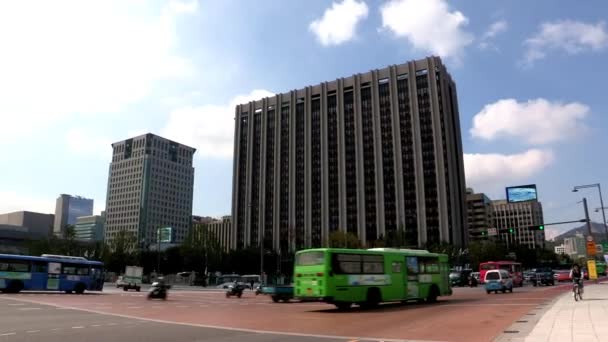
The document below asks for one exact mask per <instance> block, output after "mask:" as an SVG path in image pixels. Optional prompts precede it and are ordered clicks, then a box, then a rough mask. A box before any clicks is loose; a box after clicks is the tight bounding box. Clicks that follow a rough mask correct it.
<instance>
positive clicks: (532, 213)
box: [492, 200, 545, 248]
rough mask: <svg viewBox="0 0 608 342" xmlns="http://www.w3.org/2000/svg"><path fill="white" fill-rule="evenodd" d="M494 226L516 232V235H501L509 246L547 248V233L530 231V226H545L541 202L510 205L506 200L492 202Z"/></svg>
mask: <svg viewBox="0 0 608 342" xmlns="http://www.w3.org/2000/svg"><path fill="white" fill-rule="evenodd" d="M492 211H493V213H494V225H495V226H496V228H498V229H509V228H513V229H514V230H515V233H514V234H509V233H505V234H499V238H500V239H501V240H503V241H505V242H506V243H507V245H513V244H522V245H527V246H528V247H530V248H544V247H545V231H544V230H543V231H530V230H529V229H528V227H529V226H533V225H539V224H543V223H544V222H543V207H542V204H541V203H540V202H536V201H530V202H517V203H509V202H507V201H506V200H497V201H492Z"/></svg>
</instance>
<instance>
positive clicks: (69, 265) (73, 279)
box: [0, 254, 104, 294]
mask: <svg viewBox="0 0 608 342" xmlns="http://www.w3.org/2000/svg"><path fill="white" fill-rule="evenodd" d="M103 280H104V277H103V263H101V262H99V261H89V260H87V259H85V258H82V257H72V256H64V255H50V254H43V255H42V256H39V257H37V256H26V255H12V254H0V291H2V292H5V293H18V292H20V291H21V290H25V291H63V292H66V293H72V292H75V293H78V294H82V293H84V291H85V290H88V291H101V290H102V289H103Z"/></svg>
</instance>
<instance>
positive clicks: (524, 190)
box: [507, 184, 538, 203]
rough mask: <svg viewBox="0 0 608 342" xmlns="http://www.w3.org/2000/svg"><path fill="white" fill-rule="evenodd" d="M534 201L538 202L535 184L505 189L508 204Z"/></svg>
mask: <svg viewBox="0 0 608 342" xmlns="http://www.w3.org/2000/svg"><path fill="white" fill-rule="evenodd" d="M536 200H538V194H537V192H536V184H530V185H520V186H511V187H508V188H507V201H508V202H509V203H515V202H528V201H536Z"/></svg>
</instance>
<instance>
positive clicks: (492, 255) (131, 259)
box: [28, 224, 572, 276]
mask: <svg viewBox="0 0 608 342" xmlns="http://www.w3.org/2000/svg"><path fill="white" fill-rule="evenodd" d="M139 247H140V246H138V244H137V236H136V235H135V234H134V233H132V232H128V231H120V232H118V234H117V235H116V236H115V237H114V238H113V239H112V240H111V241H110V242H109V243H104V242H82V241H78V240H76V239H75V234H74V228H73V226H68V227H66V229H65V232H64V235H63V236H62V237H61V238H60V237H55V236H51V237H49V238H48V239H44V240H38V241H31V242H30V244H29V246H28V248H29V254H31V255H41V254H45V253H46V254H60V255H72V256H82V257H85V258H87V259H90V260H99V261H102V262H104V264H105V267H106V270H107V271H109V272H115V273H118V274H120V273H123V272H124V270H125V267H126V266H127V265H137V266H142V267H143V268H144V273H145V274H149V273H152V272H157V273H161V274H173V273H178V272H182V271H186V272H191V271H195V272H197V273H200V274H207V273H215V272H217V271H219V272H221V273H223V274H226V273H237V274H259V273H260V248H259V247H249V248H245V249H239V250H230V251H227V250H226V249H225V248H223V247H222V246H221V244H220V243H219V240H218V239H217V237H216V236H215V234H214V233H213V232H212V231H210V230H209V228H208V226H207V225H205V224H201V225H195V226H194V227H193V228H192V229H191V230H190V232H189V234H188V236H187V237H186V239H185V240H184V242H183V243H182V244H181V245H180V246H174V247H170V248H167V249H165V250H161V251H160V252H159V251H157V250H152V249H150V248H143V249H142V248H139ZM148 247H149V246H148ZM327 247H334V248H374V247H393V248H418V246H417V243H414V242H413V241H412V239H411V237H409V236H407V235H406V233H405V232H404V231H403V230H397V231H394V232H389V233H388V234H387V235H386V236H380V237H379V238H378V239H377V240H374V241H370V242H368V244H367V245H363V244H362V243H361V241H360V240H359V238H358V237H357V236H356V235H355V234H353V233H346V232H342V231H336V232H332V233H330V235H329V239H328V245H327ZM423 248H425V249H427V250H429V251H431V252H436V253H443V254H447V255H448V257H449V260H450V263H451V264H452V265H469V266H470V267H471V268H472V269H477V268H478V266H479V263H481V262H484V261H490V260H504V259H509V258H512V257H513V256H514V257H515V259H516V260H517V261H519V262H521V263H522V265H523V267H524V268H531V267H535V266H539V265H551V266H552V267H556V266H559V265H565V264H569V263H571V262H572V260H570V259H569V258H568V257H567V256H560V255H557V254H555V253H554V252H553V251H550V250H544V249H530V248H528V247H527V246H525V245H515V246H510V248H509V249H507V247H506V246H505V245H504V244H503V243H501V242H499V241H497V242H494V241H473V242H471V243H470V244H469V246H468V248H467V249H462V248H457V247H455V246H453V245H450V244H447V243H440V244H427V245H426V246H423ZM293 261H294V254H293V253H282V254H279V253H277V251H273V250H265V251H264V272H265V273H266V274H267V275H269V276H272V275H278V274H281V275H291V274H292V273H293ZM159 266H160V268H159Z"/></svg>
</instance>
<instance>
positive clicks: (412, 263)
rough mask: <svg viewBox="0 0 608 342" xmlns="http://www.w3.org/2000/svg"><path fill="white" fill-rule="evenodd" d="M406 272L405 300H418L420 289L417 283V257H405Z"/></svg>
mask: <svg viewBox="0 0 608 342" xmlns="http://www.w3.org/2000/svg"><path fill="white" fill-rule="evenodd" d="M405 261H406V265H407V272H405V277H406V284H407V296H406V297H407V298H408V299H413V298H420V288H419V286H420V285H419V283H418V274H419V273H420V267H419V265H418V257H416V256H408V257H405Z"/></svg>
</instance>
